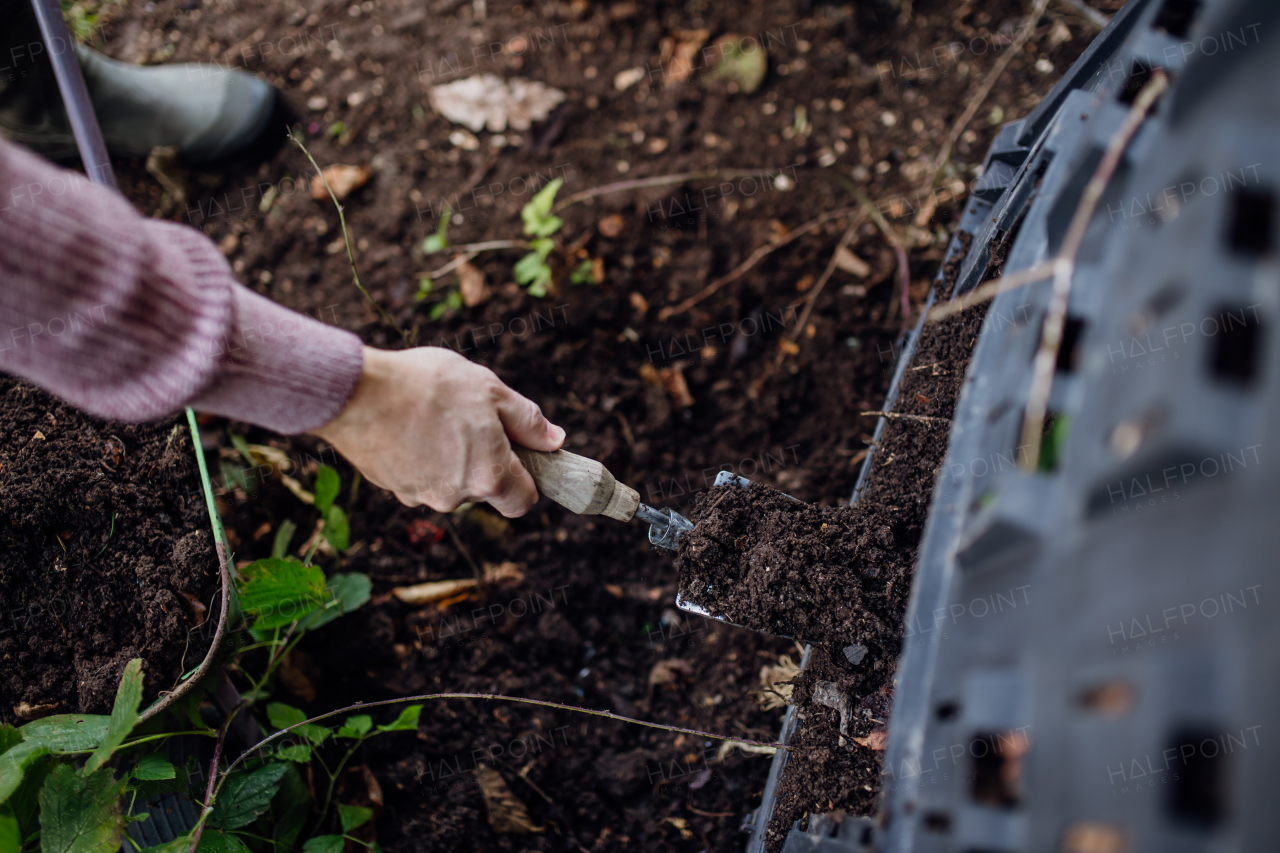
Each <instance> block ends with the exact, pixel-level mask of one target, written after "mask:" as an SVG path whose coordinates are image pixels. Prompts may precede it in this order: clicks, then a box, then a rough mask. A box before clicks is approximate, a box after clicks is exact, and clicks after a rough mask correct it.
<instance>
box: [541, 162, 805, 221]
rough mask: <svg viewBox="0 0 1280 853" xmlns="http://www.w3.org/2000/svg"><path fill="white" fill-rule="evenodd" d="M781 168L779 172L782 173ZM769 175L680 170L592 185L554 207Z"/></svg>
mask: <svg viewBox="0 0 1280 853" xmlns="http://www.w3.org/2000/svg"><path fill="white" fill-rule="evenodd" d="M789 168H791V167H790V166H783V167H781V169H789ZM781 169H779V172H778V173H779V174H781ZM768 175H769V170H768V169H708V170H707V171H705V172H680V173H677V174H674V175H657V176H655V177H652V178H632V179H631V180H629V181H618V182H616V183H612V184H605V185H603V186H599V187H591V188H590V189H586V190H583V191H582V192H580V193H574V194H573V195H571V196H569V197H567V198H564V199H561V200H560V201H559V202H558V203H557V204H556V206H555V207H554V208H552V212H553V213H559V212H560V211H562V210H564V209H565V208H566V207H569V206H570V205H574V204H577V203H578V202H582V201H586V200H587V199H591V198H596V197H597V196H602V195H609V194H610V193H620V192H625V191H626V190H636V189H644V188H645V187H667V186H671V185H672V184H683V183H684V182H685V181H700V180H703V179H705V178H757V177H766V176H768Z"/></svg>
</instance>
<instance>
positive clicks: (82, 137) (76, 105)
mask: <svg viewBox="0 0 1280 853" xmlns="http://www.w3.org/2000/svg"><path fill="white" fill-rule="evenodd" d="M31 7H32V9H34V10H35V13H36V20H37V21H38V22H39V23H40V35H41V36H42V37H43V38H44V45H45V49H46V50H47V51H48V52H49V61H50V62H51V63H52V64H53V76H54V78H55V79H56V80H57V81H58V91H59V92H61V93H62V103H63V104H64V105H65V106H66V108H67V118H68V119H70V121H71V132H72V133H73V134H75V137H76V147H77V148H79V149H80V159H81V160H82V161H83V162H84V168H85V172H87V173H88V175H89V180H90V181H92V182H93V183H95V184H102V185H103V186H107V187H111V188H112V189H117V186H116V175H115V172H114V171H112V169H111V160H110V158H109V157H108V156H107V144H106V143H105V142H104V141H103V139H102V130H101V129H100V128H99V127H98V117H97V116H96V115H95V114H94V112H93V104H92V103H90V102H89V90H88V88H87V87H86V86H85V84H84V75H83V74H81V73H80V62H79V60H78V59H77V58H76V50H75V41H74V40H73V39H72V38H71V33H69V32H67V25H66V23H65V22H64V21H63V20H62V9H61V8H60V7H59V5H58V0H31Z"/></svg>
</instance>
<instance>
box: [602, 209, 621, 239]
mask: <svg viewBox="0 0 1280 853" xmlns="http://www.w3.org/2000/svg"><path fill="white" fill-rule="evenodd" d="M625 225H626V221H625V220H623V218H622V217H621V216H619V215H618V214H616V213H614V214H611V215H609V216H606V217H604V218H603V219H601V220H600V221H599V222H597V223H596V228H597V230H599V232H600V236H602V237H617V236H618V235H619V234H621V233H622V229H623V226H625Z"/></svg>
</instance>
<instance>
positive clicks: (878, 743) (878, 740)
mask: <svg viewBox="0 0 1280 853" xmlns="http://www.w3.org/2000/svg"><path fill="white" fill-rule="evenodd" d="M853 742H854V743H856V744H857V745H858V746H865V747H866V748H867V749H873V750H875V751H876V752H883V751H884V748H885V746H886V745H887V744H888V743H889V733H888V732H872V733H871V734H869V735H867V736H866V737H856V738H854V739H853Z"/></svg>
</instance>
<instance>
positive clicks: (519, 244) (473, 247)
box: [415, 240, 529, 279]
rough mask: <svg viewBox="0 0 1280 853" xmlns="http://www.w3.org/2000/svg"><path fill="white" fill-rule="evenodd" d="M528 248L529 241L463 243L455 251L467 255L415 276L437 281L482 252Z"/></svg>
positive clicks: (454, 248)
mask: <svg viewBox="0 0 1280 853" xmlns="http://www.w3.org/2000/svg"><path fill="white" fill-rule="evenodd" d="M527 248H529V241H527V240H486V241H484V242H483V243H463V244H462V245H461V246H454V247H453V251H455V252H465V254H463V255H459V256H458V257H456V258H454V259H453V260H452V261H450V262H449V263H447V264H445V265H444V266H442V267H440V269H438V270H433V271H432V272H420V273H415V275H417V277H418V278H423V277H424V276H425V277H426V278H430V279H437V278H439V277H440V276H442V275H444V274H445V273H449V272H453V270H455V269H457V268H458V267H460V266H462V265H463V264H464V263H466V262H467V261H469V260H471V259H472V258H474V257H475V256H476V255H478V254H480V253H481V252H491V251H494V250H496V249H527Z"/></svg>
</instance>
